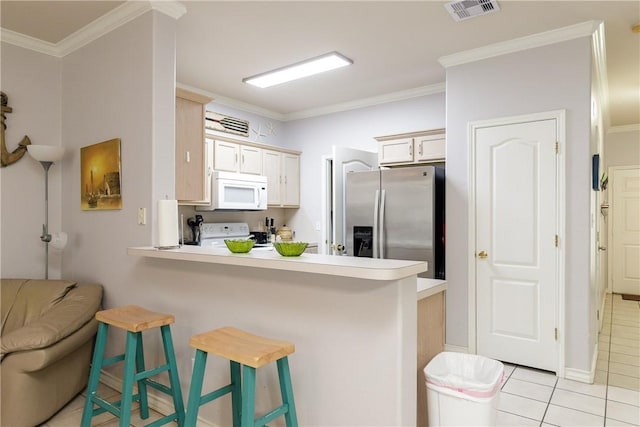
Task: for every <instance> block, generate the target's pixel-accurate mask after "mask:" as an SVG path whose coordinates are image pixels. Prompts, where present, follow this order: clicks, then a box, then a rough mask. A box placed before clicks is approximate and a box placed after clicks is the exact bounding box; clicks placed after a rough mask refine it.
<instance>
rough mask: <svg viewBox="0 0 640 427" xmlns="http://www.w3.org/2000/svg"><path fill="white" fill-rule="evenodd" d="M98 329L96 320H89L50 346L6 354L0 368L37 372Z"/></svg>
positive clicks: (85, 340)
mask: <svg viewBox="0 0 640 427" xmlns="http://www.w3.org/2000/svg"><path fill="white" fill-rule="evenodd" d="M97 330H98V321H97V320H95V319H92V320H90V321H89V322H88V323H86V324H85V325H84V326H82V327H81V328H80V329H79V330H78V331H76V332H74V333H73V334H71V335H69V336H68V337H66V338H64V339H62V340H60V341H58V342H57V343H55V344H53V345H52V346H50V347H46V348H38V349H34V350H27V351H17V352H13V353H11V354H7V355H6V357H5V358H4V359H2V370H3V371H5V372H9V371H16V372H37V371H40V370H42V369H46V368H47V367H48V366H51V365H53V364H54V363H56V362H57V361H59V360H61V359H63V358H64V357H66V356H68V355H69V354H71V353H73V352H75V351H76V350H77V349H79V348H80V347H82V346H83V345H84V344H86V343H87V341H91V340H93V338H94V337H95V334H96V331H97Z"/></svg>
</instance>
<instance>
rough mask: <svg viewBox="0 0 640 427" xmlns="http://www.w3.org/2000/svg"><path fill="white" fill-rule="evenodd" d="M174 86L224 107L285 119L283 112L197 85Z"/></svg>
mask: <svg viewBox="0 0 640 427" xmlns="http://www.w3.org/2000/svg"><path fill="white" fill-rule="evenodd" d="M176 88H179V89H184V90H187V91H189V92H193V93H197V94H199V95H203V96H206V97H209V98H211V99H212V101H211V102H215V103H216V104H220V105H224V106H226V107H231V108H235V109H237V110H241V111H244V112H246V113H252V114H257V115H259V116H263V117H266V118H269V119H273V120H278V121H281V122H283V121H285V120H286V117H285V115H284V114H281V113H278V112H275V111H272V110H268V109H266V108H263V107H258V106H257V105H254V104H249V103H248V102H243V101H238V100H237V99H233V98H227V97H226V96H222V95H218V94H215V93H213V92H209V91H206V90H203V89H199V88H197V87H193V86H189V85H187V84H184V83H179V82H178V83H176Z"/></svg>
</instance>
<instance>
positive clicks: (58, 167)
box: [0, 43, 69, 278]
mask: <svg viewBox="0 0 640 427" xmlns="http://www.w3.org/2000/svg"><path fill="white" fill-rule="evenodd" d="M1 54H2V73H0V74H1V78H2V82H1V84H0V87H2V91H3V92H4V93H6V94H7V96H8V98H9V103H8V106H9V107H11V108H13V112H12V113H7V114H6V122H5V123H6V126H7V129H6V131H5V137H6V139H5V141H6V144H7V150H8V151H9V152H11V151H13V150H15V149H16V148H17V147H18V143H19V142H20V141H21V140H22V138H23V137H24V136H25V135H27V136H28V137H29V138H30V139H31V143H32V144H44V145H60V114H61V113H60V108H61V104H60V102H61V96H60V95H61V94H60V76H61V68H60V64H61V61H60V59H58V58H54V57H51V56H48V55H44V54H41V53H37V52H34V51H31V50H27V49H23V48H20V47H16V46H13V45H10V44H7V43H2V47H1ZM68 166H69V161H68V160H66V158H65V159H63V161H61V162H58V163H56V164H54V165H53V166H51V168H50V169H49V230H50V232H55V231H60V230H61V203H60V200H61V199H60V193H61V186H60V182H61V178H60V177H61V171H62V170H63V169H65V168H67V167H68ZM44 178H45V174H44V169H43V168H42V166H41V165H40V163H38V162H36V161H35V160H34V159H33V158H31V156H29V154H25V155H24V156H23V158H22V159H20V160H19V161H18V162H16V163H14V164H12V165H9V166H7V167H3V168H1V169H0V185H1V193H0V194H1V195H0V218H1V226H0V241H1V242H2V243H1V249H0V252H1V254H0V276H1V277H5V278H7V277H26V278H44V269H45V262H44V259H45V244H44V243H42V242H41V241H40V237H39V236H40V235H41V234H42V224H43V223H44V191H45V190H44V189H45V186H44ZM65 191H66V189H65ZM60 269H61V253H60V252H58V251H56V250H53V249H51V250H50V251H49V277H50V278H59V277H60Z"/></svg>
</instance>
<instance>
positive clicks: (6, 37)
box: [0, 28, 59, 56]
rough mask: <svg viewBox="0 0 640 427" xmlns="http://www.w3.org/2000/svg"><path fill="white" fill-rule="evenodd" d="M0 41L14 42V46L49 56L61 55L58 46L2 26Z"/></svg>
mask: <svg viewBox="0 0 640 427" xmlns="http://www.w3.org/2000/svg"><path fill="white" fill-rule="evenodd" d="M0 41H2V42H3V43H8V44H12V45H14V46H18V47H22V48H25V49H29V50H33V51H35V52H39V53H44V54H45V55H49V56H59V55H58V50H57V46H56V45H55V44H53V43H49V42H46V41H43V40H40V39H36V38H35V37H31V36H27V35H24V34H22V33H17V32H15V31H11V30H7V29H6V28H0Z"/></svg>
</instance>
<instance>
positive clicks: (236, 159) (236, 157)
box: [234, 154, 238, 164]
mask: <svg viewBox="0 0 640 427" xmlns="http://www.w3.org/2000/svg"><path fill="white" fill-rule="evenodd" d="M234 163H235V164H238V154H236V155H235V160H234Z"/></svg>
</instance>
